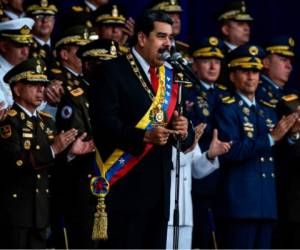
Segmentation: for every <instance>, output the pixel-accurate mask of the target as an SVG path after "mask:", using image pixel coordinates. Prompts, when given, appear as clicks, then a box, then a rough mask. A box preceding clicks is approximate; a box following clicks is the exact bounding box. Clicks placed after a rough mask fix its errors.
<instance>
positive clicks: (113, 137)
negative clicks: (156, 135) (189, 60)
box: [90, 56, 194, 218]
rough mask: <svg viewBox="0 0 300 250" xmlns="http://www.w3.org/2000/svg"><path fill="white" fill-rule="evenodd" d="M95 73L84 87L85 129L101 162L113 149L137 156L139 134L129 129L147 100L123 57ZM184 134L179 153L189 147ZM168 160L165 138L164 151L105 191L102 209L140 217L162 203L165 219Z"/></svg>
mask: <svg viewBox="0 0 300 250" xmlns="http://www.w3.org/2000/svg"><path fill="white" fill-rule="evenodd" d="M135 61H136V60H135ZM136 62H137V61H136ZM137 64H138V63H137ZM138 66H139V65H138ZM139 68H140V71H141V74H142V76H143V78H144V79H145V81H146V82H147V84H148V85H149V88H151V86H150V83H149V82H148V80H147V77H146V76H145V74H144V73H143V71H142V69H141V67H140V66H139ZM101 69H102V73H100V72H99V76H100V77H99V79H97V80H96V81H94V84H92V85H91V88H90V105H91V108H90V113H91V124H92V128H93V132H94V139H95V142H96V146H97V148H98V150H99V151H100V154H101V156H102V158H103V159H104V160H106V159H107V157H108V156H109V155H110V154H111V153H112V151H113V150H114V149H116V148H119V149H122V150H124V151H127V152H129V153H131V154H132V155H135V156H138V155H140V154H141V153H142V151H143V149H144V147H145V144H144V142H143V137H144V133H145V130H143V129H137V128H135V125H136V124H137V123H138V121H139V120H140V119H141V118H142V117H143V115H144V114H145V113H146V111H147V110H148V109H149V107H150V105H151V103H152V101H151V99H150V98H149V96H148V94H147V92H146V91H145V89H144V88H143V86H142V84H141V82H140V80H139V79H138V77H137V76H136V75H135V73H134V72H133V69H132V67H131V65H130V63H129V61H128V60H127V58H126V56H122V57H119V58H117V59H115V60H110V61H109V62H106V63H104V64H103V65H101ZM190 132H191V133H189V136H188V138H187V139H186V140H185V141H183V145H182V146H183V148H187V147H189V146H190V145H192V143H193V137H194V136H193V133H192V130H191V128H190ZM171 157H172V146H171V139H170V142H168V143H167V144H166V145H165V146H154V147H153V148H152V149H151V151H149V153H148V154H147V155H146V156H145V157H144V158H143V159H142V160H141V161H140V162H139V163H138V164H137V165H136V166H135V167H134V168H133V169H132V170H131V171H130V172H129V173H128V174H127V175H126V176H124V177H123V178H121V179H120V180H119V181H118V182H116V183H115V184H114V185H113V186H111V187H110V192H109V194H108V196H107V199H106V200H107V204H108V209H112V210H115V211H119V212H120V211H122V212H126V213H144V212H147V211H148V212H149V211H150V210H151V209H152V208H153V207H155V205H157V204H158V203H162V204H163V208H162V211H164V214H165V215H166V218H168V214H169V194H170V170H171V167H172V161H171V160H172V158H171Z"/></svg>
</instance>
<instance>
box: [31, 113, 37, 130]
mask: <svg viewBox="0 0 300 250" xmlns="http://www.w3.org/2000/svg"><path fill="white" fill-rule="evenodd" d="M31 122H32V131H33V133H34V134H35V133H36V129H37V125H38V118H37V117H36V116H35V115H33V116H31Z"/></svg>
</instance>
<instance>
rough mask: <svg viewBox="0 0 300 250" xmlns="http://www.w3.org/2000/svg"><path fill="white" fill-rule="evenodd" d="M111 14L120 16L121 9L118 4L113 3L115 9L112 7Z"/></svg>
mask: <svg viewBox="0 0 300 250" xmlns="http://www.w3.org/2000/svg"><path fill="white" fill-rule="evenodd" d="M111 15H112V16H113V17H118V16H119V11H118V7H117V5H113V9H112V11H111Z"/></svg>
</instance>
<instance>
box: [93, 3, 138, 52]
mask: <svg viewBox="0 0 300 250" xmlns="http://www.w3.org/2000/svg"><path fill="white" fill-rule="evenodd" d="M93 23H94V28H95V31H96V33H97V34H98V35H99V37H100V38H104V39H111V40H114V41H116V42H118V43H119V44H120V45H121V46H124V47H121V48H120V49H121V51H123V53H127V52H129V49H128V48H127V47H126V46H127V44H126V43H127V40H128V38H129V37H131V36H133V33H134V25H135V22H134V20H133V19H132V18H128V19H126V17H125V15H124V11H123V10H122V9H121V8H120V7H119V6H118V5H115V4H106V5H103V6H101V8H98V9H97V10H96V11H95V12H94V13H93Z"/></svg>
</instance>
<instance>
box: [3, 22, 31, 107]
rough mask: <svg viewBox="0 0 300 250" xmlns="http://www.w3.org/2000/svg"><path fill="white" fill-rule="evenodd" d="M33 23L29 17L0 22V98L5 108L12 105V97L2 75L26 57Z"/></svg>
mask: <svg viewBox="0 0 300 250" xmlns="http://www.w3.org/2000/svg"><path fill="white" fill-rule="evenodd" d="M33 24H34V20H32V19H31V18H20V19H17V20H11V21H7V22H3V23H0V100H1V101H3V102H4V104H5V108H6V107H8V106H11V105H12V103H13V98H12V92H11V90H10V88H9V86H8V85H7V84H6V83H5V82H4V80H3V77H4V75H5V74H6V73H7V72H8V71H9V70H10V69H11V68H12V67H13V66H15V65H17V64H18V63H20V62H22V61H24V60H26V59H27V58H28V54H29V45H30V44H31V43H32V35H31V28H32V26H33Z"/></svg>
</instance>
